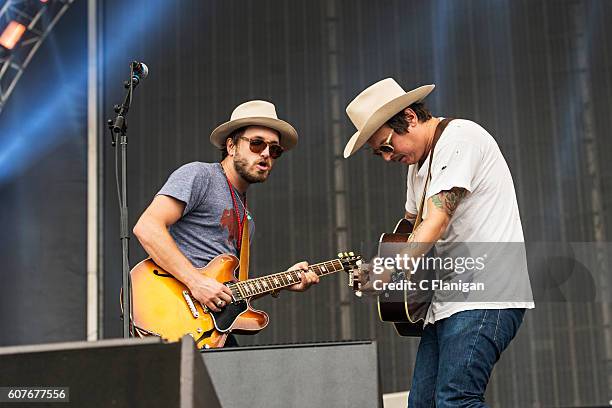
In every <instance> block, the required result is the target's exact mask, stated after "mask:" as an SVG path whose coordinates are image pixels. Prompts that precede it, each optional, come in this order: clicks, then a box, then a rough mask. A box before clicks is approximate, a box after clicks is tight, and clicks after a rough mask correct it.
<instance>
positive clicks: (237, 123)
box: [210, 117, 298, 150]
mask: <svg viewBox="0 0 612 408" xmlns="http://www.w3.org/2000/svg"><path fill="white" fill-rule="evenodd" d="M245 126H264V127H267V128H270V129H274V130H276V131H277V132H278V133H280V141H279V143H280V145H281V146H282V147H283V149H285V150H289V149H292V148H293V147H295V145H296V144H297V140H298V135H297V132H296V130H295V129H294V128H293V126H291V125H290V124H289V123H287V122H285V121H284V120H280V119H273V118H268V117H252V118H241V119H236V120H230V121H229V122H225V123H223V124H222V125H219V126H217V128H216V129H215V130H213V131H212V133H211V134H210V142H211V143H212V144H213V145H215V146H216V147H218V148H219V149H222V148H223V147H224V146H225V142H226V140H227V138H228V137H229V135H230V134H231V133H232V132H233V131H234V130H236V129H240V128H241V127H245Z"/></svg>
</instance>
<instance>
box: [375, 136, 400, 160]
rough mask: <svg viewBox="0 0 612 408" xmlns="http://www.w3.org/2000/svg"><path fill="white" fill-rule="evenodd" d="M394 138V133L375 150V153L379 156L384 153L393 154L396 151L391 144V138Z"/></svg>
mask: <svg viewBox="0 0 612 408" xmlns="http://www.w3.org/2000/svg"><path fill="white" fill-rule="evenodd" d="M392 137H393V131H391V133H389V137H387V139H386V140H385V141H384V142H383V143H382V144H381V145H380V146H378V149H376V150H373V153H374V154H375V155H377V156H382V154H383V153H393V152H394V151H395V149H394V148H393V145H392V144H391V138H392Z"/></svg>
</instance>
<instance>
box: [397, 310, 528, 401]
mask: <svg viewBox="0 0 612 408" xmlns="http://www.w3.org/2000/svg"><path fill="white" fill-rule="evenodd" d="M524 314H525V309H478V310H466V311H463V312H458V313H455V314H454V315H452V316H450V317H447V318H446V319H442V320H439V321H437V322H435V323H434V324H428V325H427V326H425V330H424V331H423V336H422V337H421V342H420V343H419V351H418V352H417V357H416V363H415V367H414V375H413V377H412V386H411V387H410V394H409V398H408V407H409V408H431V407H436V408H449V407H453V408H456V407H486V406H487V405H485V403H484V394H485V390H486V388H487V384H488V382H489V377H490V376H491V371H492V370H493V366H494V365H495V363H496V362H497V360H499V357H500V356H501V353H502V352H503V351H504V350H505V349H506V347H508V344H510V341H511V340H512V339H513V338H514V336H515V335H516V332H517V331H518V329H519V326H520V325H521V323H522V321H523V315H524Z"/></svg>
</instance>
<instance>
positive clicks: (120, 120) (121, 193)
mask: <svg viewBox="0 0 612 408" xmlns="http://www.w3.org/2000/svg"><path fill="white" fill-rule="evenodd" d="M135 64H136V62H133V63H132V64H130V80H129V81H125V82H124V83H123V86H124V87H125V88H126V89H127V91H126V95H125V99H124V100H123V104H121V105H115V106H114V111H115V113H116V114H117V115H116V116H115V119H114V120H113V119H109V120H108V121H107V124H108V128H109V130H110V133H111V145H112V146H113V147H114V148H115V179H116V181H117V194H118V198H119V213H120V216H119V217H120V231H119V237H120V240H121V253H122V257H121V259H122V277H123V282H122V286H121V287H122V302H121V303H122V305H123V316H122V317H123V337H124V338H129V337H133V334H134V333H133V331H132V325H131V323H132V288H131V281H130V260H129V240H130V234H129V228H128V206H127V143H128V141H127V118H126V116H127V113H128V111H129V110H130V105H131V104H132V93H133V91H134V88H135V87H136V86H137V85H138V83H139V82H140V78H139V77H138V76H137V75H135V74H134V66H135ZM116 135H119V146H120V152H121V183H119V177H118V174H117V137H116Z"/></svg>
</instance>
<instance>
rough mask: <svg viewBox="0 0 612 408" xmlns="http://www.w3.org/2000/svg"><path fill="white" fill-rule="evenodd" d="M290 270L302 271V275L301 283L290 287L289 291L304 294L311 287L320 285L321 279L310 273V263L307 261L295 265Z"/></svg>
mask: <svg viewBox="0 0 612 408" xmlns="http://www.w3.org/2000/svg"><path fill="white" fill-rule="evenodd" d="M288 270H290V271H299V270H301V271H302V273H300V279H301V282H300V283H296V284H295V285H292V286H289V287H288V288H287V290H290V291H293V292H304V291H305V290H307V289H308V288H309V287H310V286H312V285H316V284H317V283H319V277H318V276H317V274H316V273H314V272H312V271H310V272H309V271H308V262H306V261H302V262H298V263H296V264H295V265H293V266H292V267H291V268H289V269H288Z"/></svg>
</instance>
